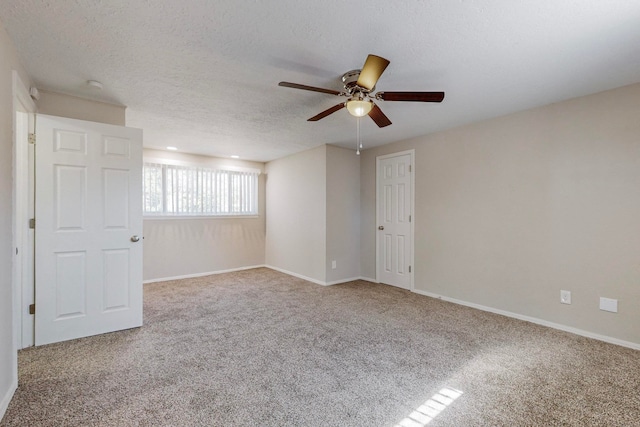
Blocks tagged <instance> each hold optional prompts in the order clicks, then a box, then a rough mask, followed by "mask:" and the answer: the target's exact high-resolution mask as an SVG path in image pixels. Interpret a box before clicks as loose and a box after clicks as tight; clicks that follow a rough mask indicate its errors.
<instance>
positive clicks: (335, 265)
mask: <svg viewBox="0 0 640 427" xmlns="http://www.w3.org/2000/svg"><path fill="white" fill-rule="evenodd" d="M331 268H332V269H334V270H335V269H336V268H338V262H337V261H336V260H333V261H331Z"/></svg>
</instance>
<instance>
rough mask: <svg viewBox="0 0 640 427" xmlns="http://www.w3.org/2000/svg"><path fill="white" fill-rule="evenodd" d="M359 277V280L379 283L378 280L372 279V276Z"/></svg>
mask: <svg viewBox="0 0 640 427" xmlns="http://www.w3.org/2000/svg"><path fill="white" fill-rule="evenodd" d="M359 279H360V280H364V281H365V282H371V283H380V282H378V281H377V280H376V279H372V278H370V277H363V276H360V277H359Z"/></svg>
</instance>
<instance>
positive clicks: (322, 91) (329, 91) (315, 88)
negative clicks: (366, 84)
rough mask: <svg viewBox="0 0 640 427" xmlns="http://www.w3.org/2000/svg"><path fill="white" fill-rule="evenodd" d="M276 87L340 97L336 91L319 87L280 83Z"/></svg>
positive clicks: (339, 93)
mask: <svg viewBox="0 0 640 427" xmlns="http://www.w3.org/2000/svg"><path fill="white" fill-rule="evenodd" d="M278 86H284V87H290V88H293V89H302V90H310V91H313V92H321V93H328V94H330V95H341V94H342V92H338V91H337V90H332V89H324V88H321V87H314V86H307V85H301V84H298V83H289V82H280V83H278Z"/></svg>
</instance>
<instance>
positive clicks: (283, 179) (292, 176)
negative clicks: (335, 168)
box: [265, 146, 327, 282]
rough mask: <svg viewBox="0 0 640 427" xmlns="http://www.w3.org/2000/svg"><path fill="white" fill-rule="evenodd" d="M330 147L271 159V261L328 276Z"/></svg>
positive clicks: (289, 268) (313, 276)
mask: <svg viewBox="0 0 640 427" xmlns="http://www.w3.org/2000/svg"><path fill="white" fill-rule="evenodd" d="M326 152H327V148H326V146H320V147H317V148H313V149H311V150H307V151H303V152H301V153H298V154H294V155H292V156H288V157H284V158H282V159H279V160H275V161H272V162H269V163H267V165H266V171H267V237H266V248H265V256H266V264H267V265H268V266H270V267H274V268H277V269H280V270H284V271H288V272H291V273H295V274H297V275H300V276H304V277H306V278H310V279H312V280H315V281H319V282H325V281H326V262H325V260H326V213H327V205H326V202H327V195H326V174H327V167H326V161H327V157H326Z"/></svg>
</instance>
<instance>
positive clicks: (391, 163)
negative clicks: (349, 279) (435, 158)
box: [377, 154, 412, 289]
mask: <svg viewBox="0 0 640 427" xmlns="http://www.w3.org/2000/svg"><path fill="white" fill-rule="evenodd" d="M411 162H412V156H411V154H402V155H397V156H389V157H387V156H385V157H383V158H379V159H378V168H377V204H378V206H377V210H378V213H377V218H378V231H377V233H378V239H377V242H378V249H377V253H378V260H377V265H378V268H377V272H378V281H380V282H382V283H386V284H389V285H394V286H398V287H401V288H405V289H410V288H411V272H410V265H411V248H412V242H411V239H412V236H411V221H410V217H411V209H412V202H411V184H412V182H411Z"/></svg>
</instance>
